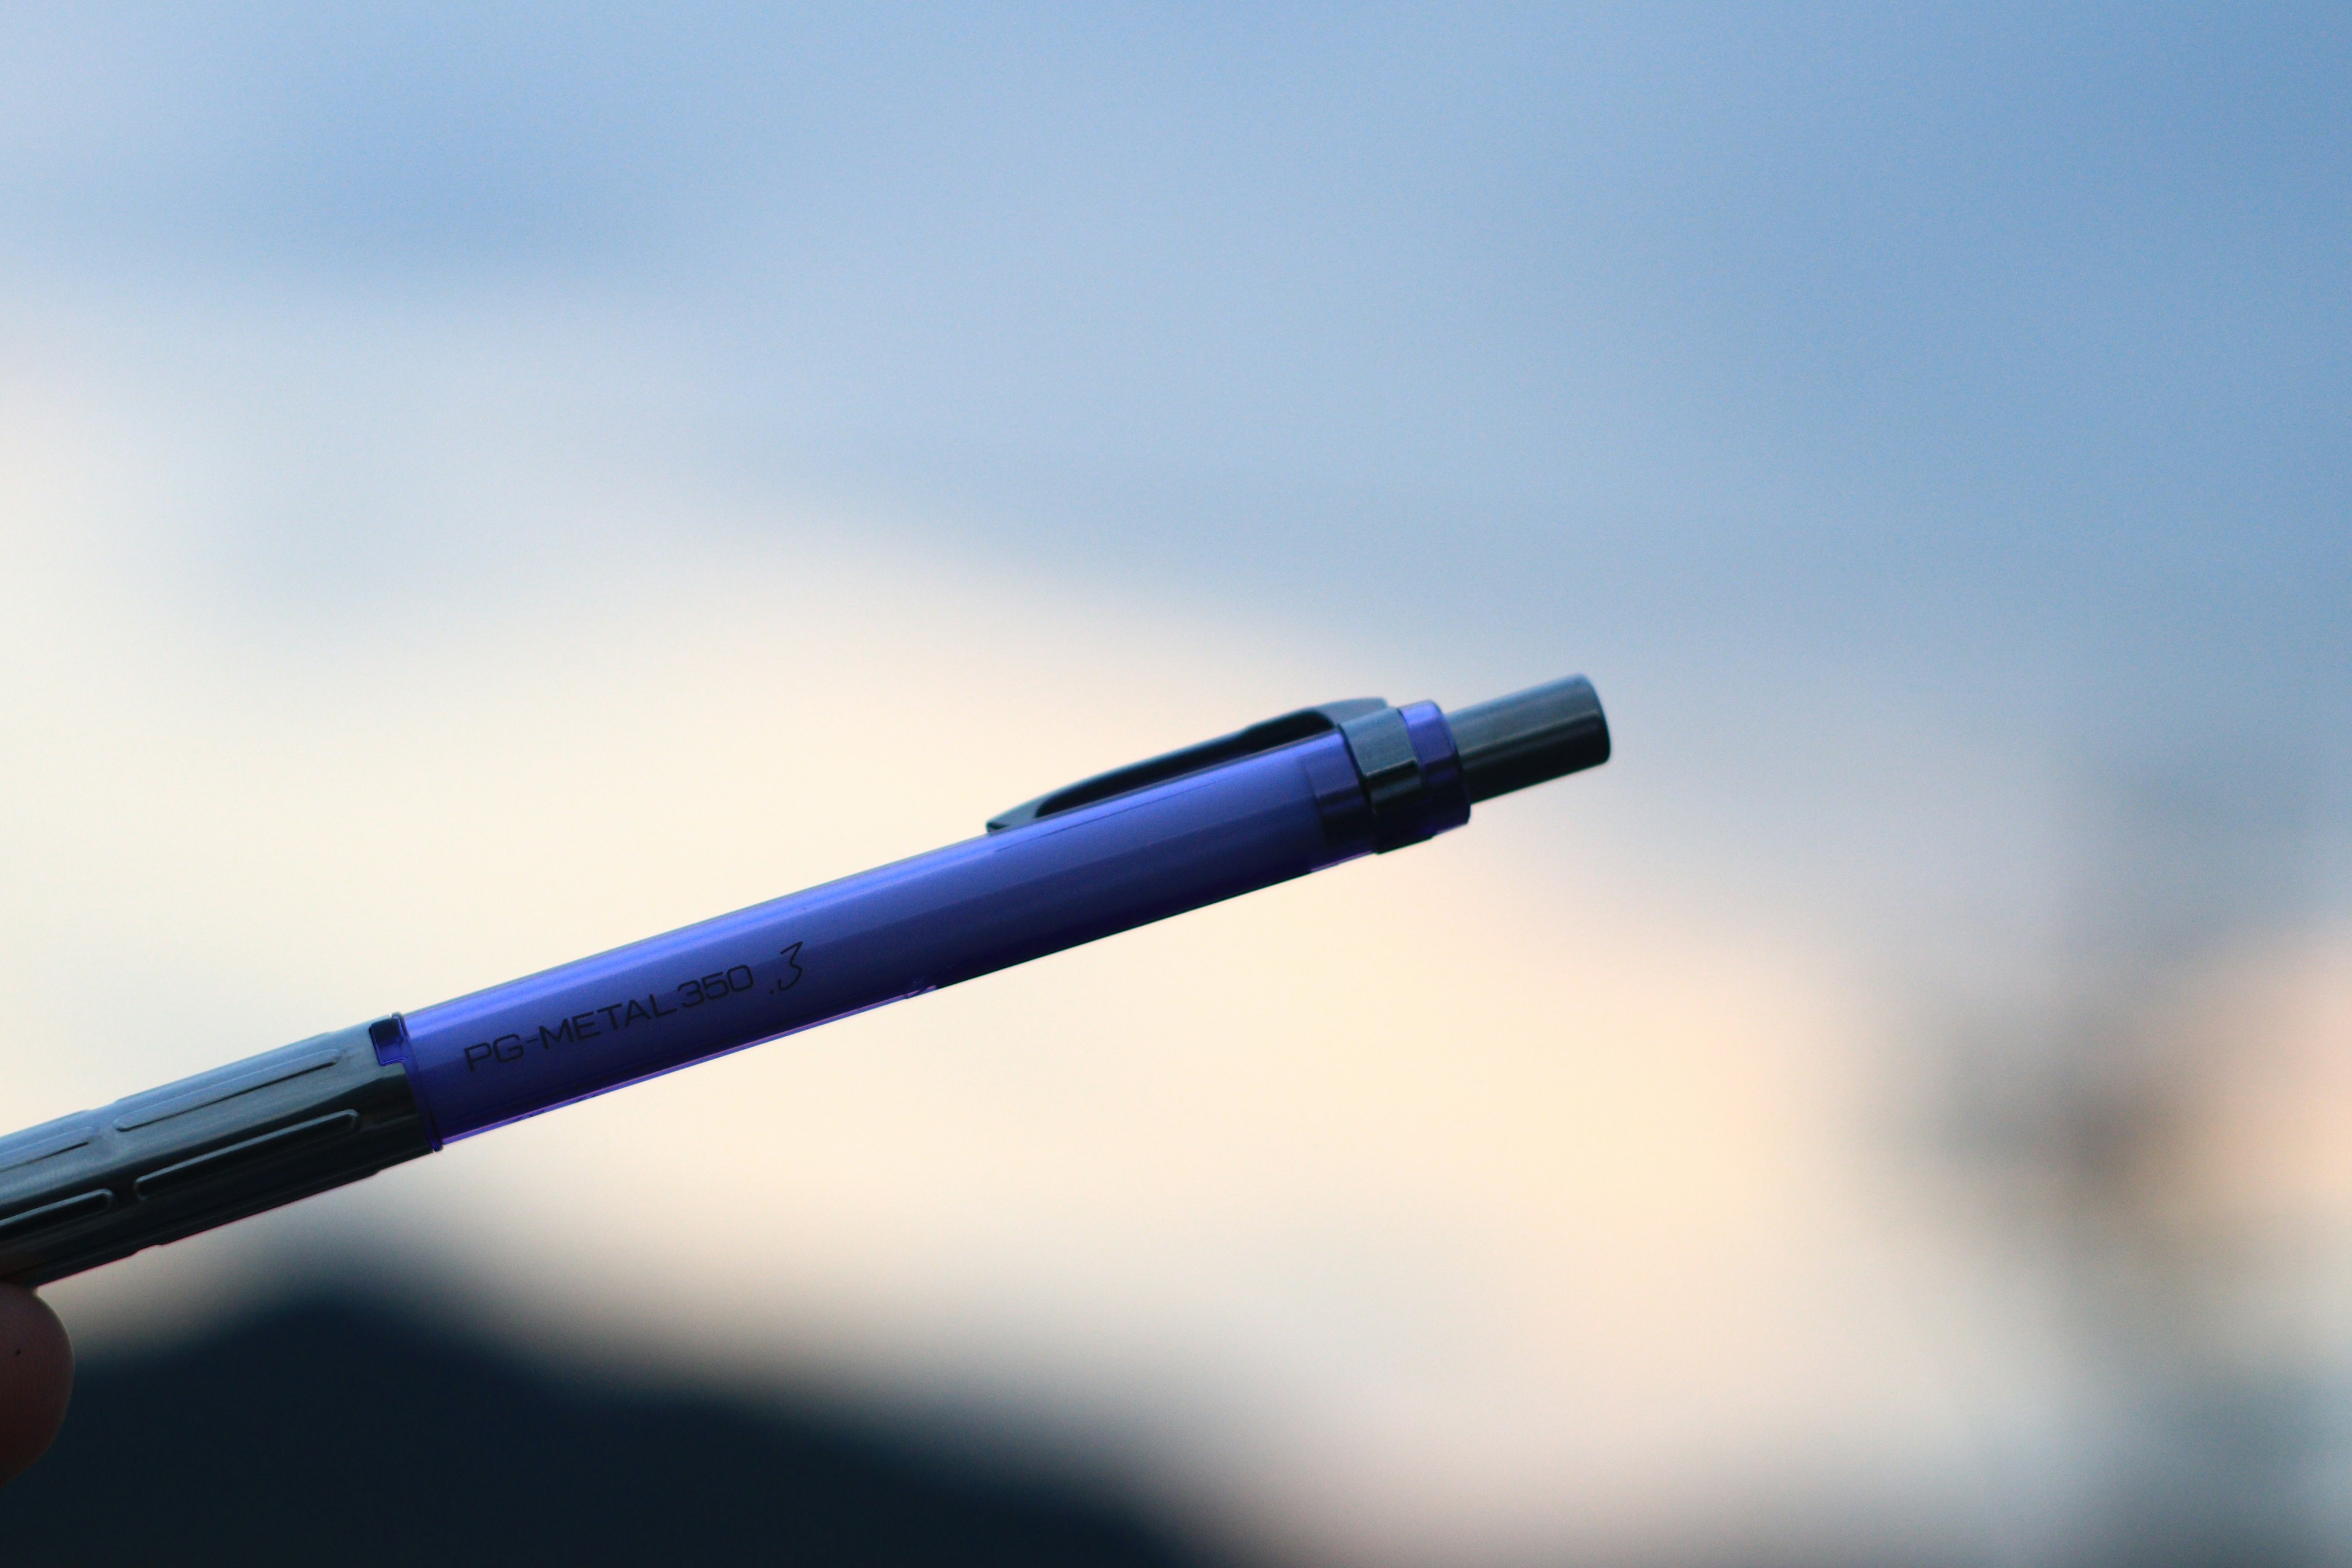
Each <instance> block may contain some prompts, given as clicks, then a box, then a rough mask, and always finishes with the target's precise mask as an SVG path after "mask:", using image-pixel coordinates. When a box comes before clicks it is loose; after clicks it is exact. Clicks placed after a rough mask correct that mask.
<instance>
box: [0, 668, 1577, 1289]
mask: <svg viewBox="0 0 2352 1568" xmlns="http://www.w3.org/2000/svg"><path fill="white" fill-rule="evenodd" d="M1608 757H1609V728H1608V723H1607V721H1606V720H1605V719H1604V718H1603V716H1602V714H1601V701H1600V699H1599V698H1598V697H1597V696H1596V695H1595V694H1594V692H1593V689H1592V687H1591V683H1590V682H1588V681H1586V680H1585V679H1583V678H1582V677H1575V678H1571V679H1567V680H1561V681H1555V682H1553V683H1552V684H1550V685H1548V686H1540V687H1537V688H1535V689H1532V690H1528V691H1523V692H1520V693H1518V694H1517V695H1516V696H1511V697H1505V698H1500V699H1497V700H1495V701H1492V702H1486V703H1481V704H1479V705H1477V706H1475V707H1471V708H1465V709H1459V710H1455V711H1454V712H1453V713H1451V714H1448V713H1444V712H1442V711H1441V710H1439V709H1438V708H1437V707H1436V706H1435V705H1434V704H1433V703H1428V702H1416V703H1412V704H1409V705H1407V706H1405V707H1402V708H1392V707H1391V706H1390V705H1389V704H1388V703H1386V702H1384V701H1381V700H1379V699H1377V698H1366V699H1360V700H1353V701H1348V702H1334V703H1328V704H1326V705H1324V706H1323V707H1320V708H1309V709H1303V710H1299V711H1298V712H1296V713H1289V714H1285V715H1284V716H1282V717H1280V718H1277V719H1270V720H1267V721H1265V722H1264V723H1261V724H1254V725H1252V726H1251V727H1250V728H1248V729H1246V730H1243V731H1239V732H1237V733H1235V734H1232V735H1227V736H1223V737H1222V738H1220V739H1218V740H1213V741H1208V742H1202V744H1200V745H1197V746H1192V747H1189V748H1187V749H1185V750H1183V751H1181V752H1170V753H1169V754H1168V755H1166V756H1162V757H1155V758H1153V759H1151V760H1150V761H1148V762H1142V763H1135V764H1133V765H1131V766H1129V767H1125V768H1120V769H1118V770H1116V771H1115V772H1112V773H1103V774H1100V775H1098V776H1097V777H1094V778H1090V779H1087V780H1084V781H1082V782H1080V783H1078V784H1072V785H1070V786H1068V787H1067V788H1065V789H1060V790H1056V791H1055V792H1054V793H1053V794H1051V795H1042V796H1040V797H1039V798H1037V799H1036V800H1034V801H1031V802H1029V803H1028V804H1027V805H1022V806H1018V807H1016V808H1014V809H1013V810H1012V811H1009V812H1006V813H1004V814H1003V816H998V817H996V818H994V819H992V821H990V823H989V824H988V831H987V832H986V833H985V834H984V835H982V837H977V838H971V839H967V840H965V841H964V842H962V843H960V844H951V845H949V846H948V847H945V848H943V849H935V850H933V851H931V852H930V853H929V854H927V855H919V856H917V857H915V858H912V859H909V860H901V861H898V863H896V864H895V865H889V866H883V867H878V868H876V869H874V870H870V871H863V872H860V873H858V874H857V875H856V876H853V877H846V878H844V879H841V880H839V881H836V882H827V883H825V884H824V885H822V886H820V887H815V888H811V889H807V890H806V891H804V892H799V893H793V894H790V895H787V896H786V897H784V898H781V899H776V900H771V901H770V902H767V903H763V904H757V905H754V906H753V907H751V909H748V910H738V911H737V912H735V913H733V914H730V915H721V916H719V918H717V919H716V920H709V921H702V922H701V923H699V924H698V925H690V926H688V927H686V928H684V929H683V930H680V931H671V932H669V933H668V934H667V935H665V936H656V937H652V938H649V939H647V940H646V941H644V942H635V943H632V944H630V945H629V946H626V947H622V948H616V949H614V951H612V952H606V953H601V954H599V955H597V956H595V957H593V958H583V959H581V960H579V961H578V962H576V963H567V964H563V965H561V966H560V967H557V968H554V969H551V970H547V971H545V972H544V973H539V974H533V975H530V976H527V977H525V978H523V979H520V980H514V981H509V982H508V983H507V984H503V985H494V986H492V987H490V988H489V989H488V990H487V991H478V992H476V993H474V994H472V995H470V996H460V997H458V998H457V999H456V1000H455V1001H450V1002H442V1003H438V1004H436V1005H433V1006H430V1007H425V1008H423V1009H420V1010H418V1011H416V1012H413V1013H406V1014H399V1013H395V1014H393V1015H391V1016H386V1017H383V1018H379V1019H377V1020H375V1021H374V1022H373V1023H369V1024H362V1025H358V1026H353V1027H352V1028H348V1029H343V1030H340V1031H338V1032H335V1033H332V1034H326V1035H320V1036H316V1037H313V1038H310V1039H308V1040H304V1041H301V1042H299V1044H296V1045H291V1046H288V1047H284V1048H283V1049H280V1050H275V1051H268V1052H265V1053H264V1054H262V1055H260V1056H257V1057H253V1058H248V1059H247V1060H245V1061H241V1062H237V1063H235V1064H233V1065H231V1066H228V1067H225V1068H215V1070H213V1071H211V1072H207V1073H202V1074H199V1075H197V1076H196V1077H194V1078H191V1079H184V1080H182V1081H181V1082H178V1083H174V1084H170V1085H167V1086H166V1087H164V1088H162V1089H151V1090H149V1091H148V1092H146V1093H144V1094H136V1095H132V1096H131V1097H130V1098H129V1099H127V1100H117V1101H116V1102H115V1103H114V1104H112V1105H110V1106H107V1107H105V1108H104V1109H102V1110H92V1111H84V1112H82V1113H80V1114H79V1115H75V1116H68V1117H65V1118H63V1119H61V1120H59V1121H51V1122H48V1123H46V1124H44V1125H42V1126H39V1127H35V1128H32V1129H29V1130H28V1131H23V1132H19V1133H17V1134H16V1135H14V1136H13V1137H9V1138H5V1139H0V1279H5V1280H9V1281H12V1282H15V1283H17V1284H22V1285H38V1284H41V1283H44V1282H46V1281H47V1280H51V1279H61V1278H63V1277H64V1276H66V1275H68V1274H74V1273H78V1272H79V1271H80V1270H82V1269H86V1268H95V1267H96V1266H98V1265H99V1264H101V1263H107V1262H110V1261H112V1260H113V1259H115V1258H122V1257H126V1256H128V1255H129V1254H131V1253H132V1252H136V1251H138V1250H140V1249H141V1248H142V1247H153V1246H156V1245H157V1244H159V1243H162V1242H167V1241H173V1240H177V1239H178V1238H179V1237H184V1236H191V1235H194V1233H196V1232H198V1231H201V1230H208V1229H210V1228H212V1227H213V1226H218V1225H224V1224H226V1223H227V1222H228V1221H230V1220H234V1219H239V1218H242V1217H243V1216H245V1215H250V1214H257V1213H259V1212H260V1211H262V1210H264V1209H268V1208H274V1207H276V1206H278V1205H280V1204H286V1203H291V1202H292V1201H294V1200H295V1199H297V1198H301V1197H307V1196H309V1195H310V1194H313V1193H318V1192H323V1191H325V1190H327V1189H328V1188H330V1187H335V1186H340V1185H341V1184H344V1183H346V1182H352V1181H357V1180H358V1179H359V1178H361V1177H362V1176H366V1175H372V1174H373V1173H375V1172H377V1171H380V1170H382V1169H383V1168H384V1167H386V1166H388V1165H394V1164H398V1163H401V1162H402V1161H404V1160H411V1159H415V1157H416V1156H418V1155H420V1154H428V1153H431V1152H434V1151H436V1150H437V1149H439V1148H440V1147H441V1146H442V1145H443V1144H444V1143H446V1142H450V1141H452V1140H454V1139H458V1138H465V1137H470V1136H471V1135H473V1134H474V1133H477V1132H483V1131H488V1130H489V1129H491V1128H493V1127H498V1126H500V1125H502V1124H503V1123H506V1122H509V1121H516V1120H518V1119H520V1118H521V1117H525V1116H532V1115H536V1114H537V1113H539V1112H540V1111H542V1110H552V1109H554V1108H555V1107H557V1106H560V1105H565V1104H569V1103H570V1102H572V1101H573V1100H583V1099H585V1098H587V1097H588V1096H590V1095H594V1094H601V1093H603V1092H604V1091H605V1090H606V1089H617V1088H619V1087H621V1086H622V1085H624V1084H627V1083H632V1082H635V1081H636V1080H638V1079H645V1078H650V1077H652V1076H654V1075H655V1074H656V1073H662V1072H667V1071H669V1070H671V1069H672V1068H680V1067H684V1066H686V1065H688V1064H689V1063H692V1062H697V1061H701V1060H704V1059H706V1058H710V1057H714V1056H718V1055H720V1054H722V1053H724V1052H728V1051H732V1050H738V1049H740V1048H741V1047H745V1046H751V1045H756V1044H758V1043H760V1042H761V1041H763V1040H769V1039H773V1038H775V1037H777V1036H780V1035H785V1034H790V1033H792V1032H793V1031H795V1030H798V1029H804V1028H808V1027H810V1026H813V1025H816V1024H822V1023H825V1022H827V1021H829V1020H831V1019H835V1018H839V1017H842V1016H845V1015H847V1014H850V1013H856V1012H859V1011H862V1010H864V1009H866V1008H868V1007H875V1006H879V1005H882V1004H883V1003H886V1002H894V1001H898V1000H900V999H902V998H905V997H908V996H914V995H917V994H920V993H922V992H925V991H932V990H937V989H938V988H939V987H940V986H943V985H952V984H955V983H956V982H958V981H960V980H969V979H971V978H972V977H973V976H975V975H980V974H986V973H990V972H991V971H992V970H998V969H1003V968H1005V967H1007V966H1009V965H1012V964H1015V963H1024V962H1026V961H1027V960H1029V959H1033V958H1039V957H1043V956H1044V955H1045V954H1046V953H1050V952H1059V951H1061V950H1062V949H1064V948H1066V947H1075V946H1076V945H1077V944H1078V943H1080V942H1092V941H1094V940H1095V939H1096V938H1097V937H1103V936H1108V935H1110V934H1111V933H1112V932H1114V931H1126V930H1128V929H1129V928H1131V927H1134V926H1139V925H1143V924H1145V923H1147V922H1149V921H1157V920H1163V919H1165V918H1167V917H1168V916H1170V915H1173V914H1180V913H1181V912H1182V911H1184V910H1192V909H1198V908H1200V907H1201V906H1202V905H1204V904H1212V903H1215V902H1217V901H1218V900H1223V899H1229V898H1232V897H1234V896H1235V895H1236V894H1240V893H1246V892H1250V891H1253V890H1255V889H1259V888H1264V887H1269V886H1271V885H1273V884H1274V883H1276V882H1281V881H1286V880H1288V879H1291V878H1293V877H1298V876H1303V875H1305V874H1306V873H1307V872H1309V871H1316V870H1320V869H1322V868H1324V867H1326V866H1332V865H1336V864H1338V863H1339V862H1340V861H1342V860H1349V859H1353V858H1356V857H1357V856H1360V855H1365V854H1370V853H1374V852H1385V851H1388V850H1391V849H1399V848H1402V847H1405V846H1407V845H1411V844H1418V843H1420V842H1422V841H1423V839H1426V838H1430V837H1434V836H1435V835H1437V834H1439V833H1443V832H1444V831H1445V830H1446V829H1448V828H1452V827H1459V826H1462V825H1463V824H1464V823H1465V822H1467V821H1468V820H1469V819H1470V807H1471V805H1472V804H1473V803H1474V802H1476V801H1481V800H1486V799H1488V798H1490V797H1492V796H1495V795H1502V794H1505V793H1507V792H1508V791H1511V790H1516V789H1522V788H1524V787H1526V786H1527V785H1528V784H1538V783H1540V782H1542V781H1544V780H1546V779H1551V778H1558V777H1559V776H1560V775H1562V774H1564V773H1574V772H1576V771H1577V770H1579V769H1580V768H1587V767H1591V766H1593V765H1594V764H1596V763H1602V762H1605V761H1607V760H1608Z"/></svg>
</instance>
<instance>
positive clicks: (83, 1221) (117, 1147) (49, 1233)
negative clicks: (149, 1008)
mask: <svg viewBox="0 0 2352 1568" xmlns="http://www.w3.org/2000/svg"><path fill="white" fill-rule="evenodd" d="M432 1150H433V1140H432V1136H431V1134H430V1133H429V1132H428V1131H426V1129H425V1122H424V1119H423V1118H422V1117H421V1116H420V1115H419V1114H418V1111H417V1107H416V1099H415V1095H414V1094H413V1093H412V1092H411V1091H410V1089H409V1083H408V1075H407V1072H406V1071H405V1070H404V1068H402V1067H401V1066H400V1065H399V1064H398V1063H394V1064H392V1065H390V1066H385V1065H383V1064H380V1063H379V1062H378V1061H377V1059H376V1051H375V1047H374V1045H373V1043H372V1042H371V1041H370V1039H369V1033H368V1026H366V1025H364V1024H362V1025H360V1026H357V1027H355V1028H350V1029H342V1030H339V1031H337V1032H336V1033H334V1034H331V1035H320V1036H317V1037H313V1038H311V1039H308V1040H304V1041H301V1042H300V1043H299V1044H297V1045H291V1046H288V1047H285V1048H284V1049H282V1050H275V1051H268V1052H264V1053H263V1054H262V1055H260V1056H257V1057H252V1058H247V1060H245V1061H241V1062H236V1063H233V1064H231V1065H230V1066H228V1067H225V1068H216V1069H215V1070H214V1071H212V1072H207V1073H199V1074H198V1075H196V1076H195V1077H194V1078H191V1079H182V1080H180V1081H179V1082H178V1083H174V1084H167V1085H165V1086H164V1087H163V1088H162V1089H150V1090H148V1091H147V1092H146V1093H144V1094H134V1095H132V1096H131V1098H130V1099H128V1100H116V1101H115V1102H114V1103H113V1104H112V1105H110V1106H107V1107H105V1108H104V1109H102V1110H86V1111H83V1112H82V1113H81V1114H79V1115H78V1116H68V1117H65V1118H62V1119H61V1120H59V1121H51V1122H47V1123H46V1124H44V1125H42V1126H39V1127H35V1128H30V1129H28V1130H27V1131H23V1132H19V1133H16V1134H15V1135H14V1136H12V1137H8V1138H0V1279H5V1280H7V1281H9V1282H11V1283H13V1284H18V1285H38V1284H42V1283H44V1282H46V1281H47V1280H51V1279H62V1278H63V1277H65V1276H66V1275H68V1274H74V1273H79V1271H80V1270H82V1269H85V1268H95V1267H96V1266H98V1265H99V1264H101V1263H108V1262H111V1261H112V1260H114V1259H115V1258H124V1257H128V1256H129V1255H130V1254H131V1253H133V1252H137V1251H139V1250H140V1249H141V1248H142V1247H153V1246H155V1245H156V1244H158V1243H159V1242H165V1241H174V1240H177V1239H178V1238H179V1237H184V1236H189V1235H193V1234H194V1233H195V1232H197V1231H200V1230H207V1229H210V1228H211V1227H212V1226H216V1225H223V1224H226V1222H228V1221H230V1220H233V1219H241V1218H243V1217H244V1216H245V1215H249V1214H257V1213H259V1212H260V1211H261V1210H263V1209H267V1208H275V1207H277V1206H278V1205H280V1204H285V1203H291V1202H292V1201H293V1200H295V1199H296V1198H300V1197H308V1196H309V1195H310V1194H312V1193H319V1192H324V1191H326V1190H327V1189H328V1188H330V1187H339V1186H341V1185H342V1184H344V1183H346V1182H355V1181H357V1180H359V1179H360V1178H361V1177H362V1176H366V1175H372V1174H373V1173H375V1172H377V1171H380V1170H383V1168H384V1167H385V1166H387V1165H396V1164H398V1163H401V1162H402V1161H403V1160H412V1159H415V1157H416V1156H417V1155H419V1154H426V1153H430V1152H432Z"/></svg>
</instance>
